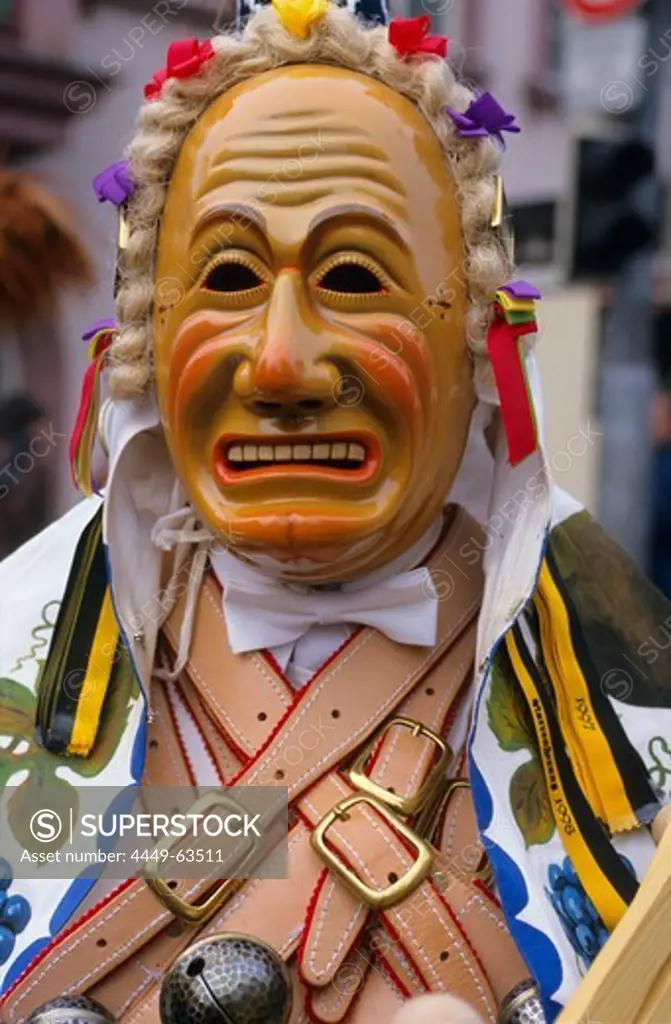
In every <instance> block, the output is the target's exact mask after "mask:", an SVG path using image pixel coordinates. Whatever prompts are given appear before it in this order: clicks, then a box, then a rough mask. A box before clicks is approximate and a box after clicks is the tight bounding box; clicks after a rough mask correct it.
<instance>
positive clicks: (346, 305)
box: [154, 65, 475, 583]
mask: <svg viewBox="0 0 671 1024" xmlns="http://www.w3.org/2000/svg"><path fill="white" fill-rule="evenodd" d="M463 258H464V256H463V245H462V236H461V223H460V216H459V209H458V206H457V199H456V189H455V185H454V182H453V180H452V177H451V174H450V171H449V169H448V167H447V165H446V162H445V158H444V155H443V153H442V150H441V148H440V145H439V143H438V140H437V138H436V137H435V135H434V133H433V131H432V129H431V127H430V125H429V124H428V123H427V122H426V121H425V120H424V118H423V117H422V115H421V114H420V113H419V111H418V110H417V109H416V108H415V107H414V106H413V104H412V103H411V102H410V101H409V100H407V99H406V98H405V97H402V96H399V95H397V94H396V93H395V92H393V91H392V90H391V89H389V88H388V87H387V86H385V85H382V84H381V83H379V82H376V81H374V80H373V79H370V78H367V77H365V76H363V75H360V74H355V73H353V72H350V71H346V70H343V69H340V68H331V67H326V66H317V65H296V66H291V67H288V68H281V69H279V70H275V71H271V72H268V73H267V74H264V75H261V76H259V77H257V78H254V79H253V80H250V81H247V82H244V83H243V84H241V85H239V86H237V87H235V88H234V89H232V90H230V91H229V92H227V93H226V94H224V95H222V96H221V97H219V98H218V99H217V100H216V101H215V102H214V103H212V105H211V106H210V107H209V108H208V109H207V110H206V112H205V114H204V115H203V116H202V118H201V119H200V121H199V122H198V124H197V125H196V126H195V128H194V129H193V130H192V132H191V133H190V135H189V136H188V138H187V140H186V142H185V144H184V146H183V148H182V150H181V153H180V156H179V159H178V162H177V165H176V168H175V171H174V174H173V177H172V180H171V183H170V188H169V192H168V198H167V203H166V207H165V211H164V215H163V219H162V223H161V230H160V235H159V246H158V257H157V268H156V281H155V296H156V303H155V314H154V357H155V368H156V378H157V387H158V395H159V403H160V408H161V415H162V419H163V423H164V427H165V431H166V436H167V440H168V445H169V447H170V451H171V455H172V458H173V461H174V464H175V467H176V470H177V472H178V474H179V476H180V478H181V480H182V482H183V483H184V485H185V486H186V488H187V491H188V494H189V497H190V499H191V501H192V502H193V504H194V507H195V508H196V509H197V511H198V513H199V514H200V515H201V516H202V518H203V519H204V521H205V522H206V523H207V524H208V525H209V526H210V527H211V528H212V529H214V530H215V531H216V532H217V533H218V534H219V535H220V536H221V537H222V540H223V541H224V542H225V543H228V544H229V545H230V546H231V547H232V548H233V549H234V550H236V551H237V552H238V553H239V554H241V555H242V556H249V557H254V556H260V555H263V556H270V557H272V558H273V559H275V560H278V561H279V562H281V563H282V564H283V565H284V566H285V570H284V575H285V576H286V577H287V578H295V579H301V580H304V581H308V582H314V583H317V582H329V581H337V580H345V579H350V578H354V577H356V576H358V575H361V574H362V573H365V572H369V571H371V570H373V569H375V568H378V567H380V566H382V565H384V564H386V563H387V562H388V561H390V560H391V559H393V558H395V557H396V556H398V555H399V554H401V553H402V552H403V551H405V550H406V549H407V548H409V547H410V546H411V545H412V544H414V543H415V542H416V541H417V540H418V539H419V538H420V537H421V536H422V535H423V533H424V532H425V531H426V530H427V529H428V527H429V526H430V524H431V522H432V521H433V520H434V519H435V517H436V516H437V515H438V514H439V512H440V509H441V506H442V504H443V502H444V500H445V496H446V494H447V493H448V491H449V488H450V485H451V484H452V481H453V480H454V477H455V475H456V472H457V469H458V467H459V463H460V461H461V457H462V454H463V450H464V447H465V442H466V437H467V433H468V426H469V422H470V416H471V412H472V409H473V405H474V401H475V399H474V391H473V386H472V383H471V365H470V359H469V356H468V353H467V349H466V338H465V315H466V309H467V295H466V285H465V283H464V281H465V274H464V273H463V272H461V270H462V264H463Z"/></svg>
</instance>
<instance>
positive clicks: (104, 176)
mask: <svg viewBox="0 0 671 1024" xmlns="http://www.w3.org/2000/svg"><path fill="white" fill-rule="evenodd" d="M93 188H94V189H95V193H96V196H97V197H98V202H99V203H105V202H109V203H114V205H115V206H121V204H122V203H125V202H126V200H127V199H128V198H130V196H132V195H133V192H134V191H135V185H134V184H133V182H132V181H131V177H130V174H129V173H128V161H127V160H118V161H117V162H116V163H114V164H110V166H109V167H106V168H105V170H104V171H101V172H100V174H98V175H97V176H96V177H95V178H94V179H93Z"/></svg>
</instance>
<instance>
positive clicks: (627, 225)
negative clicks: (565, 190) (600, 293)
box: [571, 138, 659, 280]
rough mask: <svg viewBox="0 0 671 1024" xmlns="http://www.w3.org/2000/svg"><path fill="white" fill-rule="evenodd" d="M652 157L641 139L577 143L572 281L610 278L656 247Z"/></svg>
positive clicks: (580, 140) (585, 140)
mask: <svg viewBox="0 0 671 1024" xmlns="http://www.w3.org/2000/svg"><path fill="white" fill-rule="evenodd" d="M654 172H655V154H654V152H653V149H652V147H651V146H649V145H648V144H647V143H646V142H643V141H641V140H640V139H628V140H622V139H603V138H600V139H594V138H582V139H579V140H578V151H577V174H576V185H575V188H576V195H575V213H574V221H573V246H572V250H573V251H572V274H571V277H572V278H573V280H583V279H594V278H597V279H598V278H604V277H609V276H611V275H613V274H615V273H617V272H618V271H619V270H621V269H622V267H623V266H624V264H625V263H626V262H627V260H628V259H629V258H630V257H631V256H633V255H634V253H636V252H638V251H639V250H640V249H642V248H644V247H645V246H646V245H649V244H650V243H651V242H654V241H655V238H656V237H657V229H658V224H659V215H658V212H657V211H656V210H655V188H654V182H655V179H654Z"/></svg>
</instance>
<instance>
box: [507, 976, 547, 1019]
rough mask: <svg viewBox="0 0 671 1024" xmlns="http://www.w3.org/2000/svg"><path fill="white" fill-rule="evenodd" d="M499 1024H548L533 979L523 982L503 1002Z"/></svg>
mask: <svg viewBox="0 0 671 1024" xmlns="http://www.w3.org/2000/svg"><path fill="white" fill-rule="evenodd" d="M499 1024H546V1020H545V1012H544V1010H543V1004H542V1003H541V1001H540V995H539V992H538V989H537V987H536V985H535V984H534V982H533V981H532V980H531V979H529V980H528V981H523V982H522V984H521V985H518V986H517V987H516V988H514V989H513V990H512V992H509V993H508V995H507V996H506V998H505V999H504V1000H503V1003H502V1005H501V1009H500V1011H499Z"/></svg>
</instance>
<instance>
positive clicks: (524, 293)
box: [499, 280, 543, 299]
mask: <svg viewBox="0 0 671 1024" xmlns="http://www.w3.org/2000/svg"><path fill="white" fill-rule="evenodd" d="M499 291H502V292H507V293H508V295H510V296H511V297H512V298H513V299H541V298H542V297H543V296H542V295H541V293H540V292H539V291H538V288H536V286H535V285H533V284H529V282H528V281H522V280H519V281H511V282H510V284H504V285H503V287H502V288H499Z"/></svg>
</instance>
